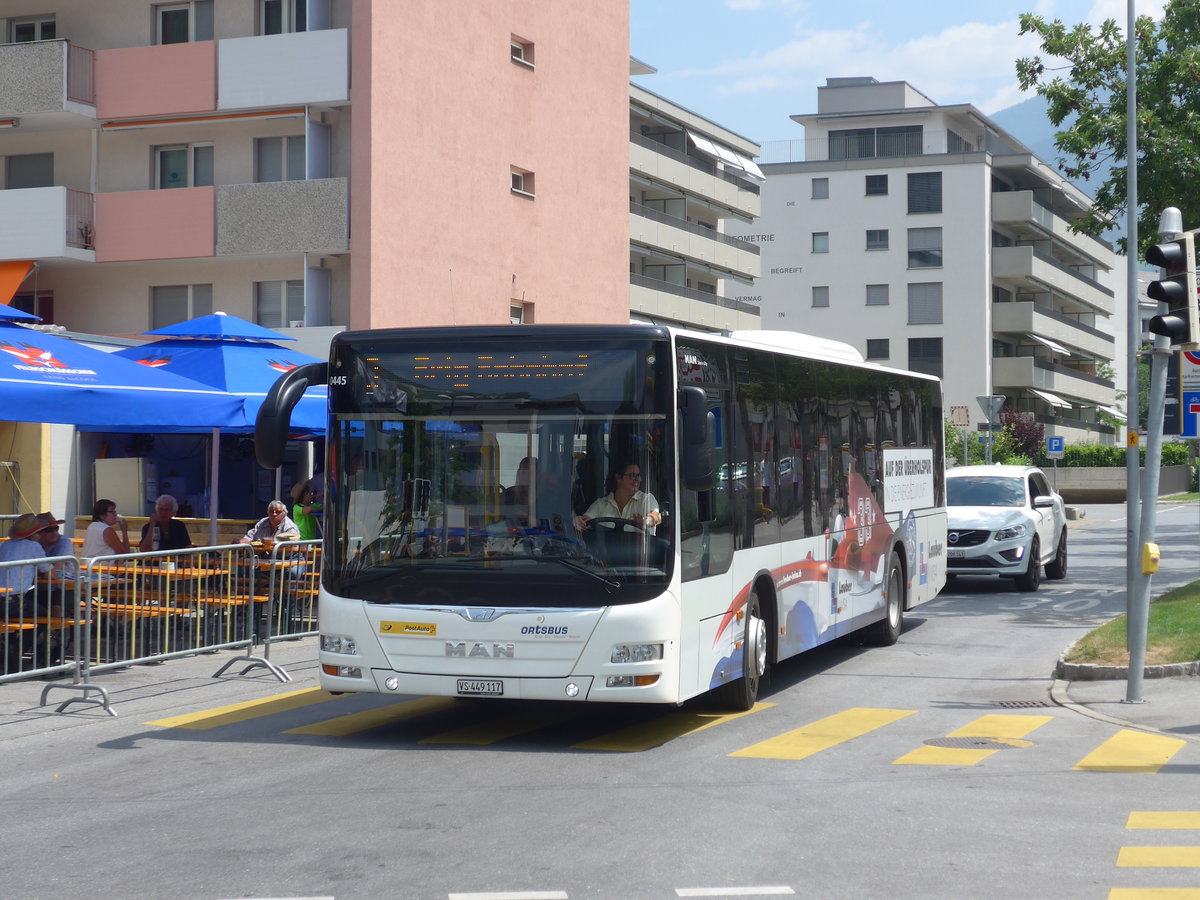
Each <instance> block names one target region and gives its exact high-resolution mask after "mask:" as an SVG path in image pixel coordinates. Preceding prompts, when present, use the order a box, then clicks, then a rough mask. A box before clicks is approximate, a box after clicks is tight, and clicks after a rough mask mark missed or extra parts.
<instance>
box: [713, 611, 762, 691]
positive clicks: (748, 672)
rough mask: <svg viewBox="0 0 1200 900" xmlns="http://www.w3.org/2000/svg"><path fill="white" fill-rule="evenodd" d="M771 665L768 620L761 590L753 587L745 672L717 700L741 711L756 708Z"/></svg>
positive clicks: (744, 643)
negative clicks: (760, 598) (761, 687)
mask: <svg viewBox="0 0 1200 900" xmlns="http://www.w3.org/2000/svg"><path fill="white" fill-rule="evenodd" d="M767 665H768V663H767V623H766V622H765V621H764V620H763V617H762V604H761V602H760V601H759V599H758V591H757V589H755V588H751V589H750V597H749V599H747V601H746V628H745V632H744V634H743V636H742V674H741V677H739V678H735V679H734V680H733V681H731V682H729V683H728V684H723V685H721V686H720V687H719V688H717V691H716V700H717V703H718V704H719V705H720V706H722V707H726V708H729V709H734V710H739V711H743V710H748V709H753V708H754V704H755V703H756V702H757V701H758V689H759V687H760V686H761V685H762V683H763V681H764V680H765V678H766V675H767Z"/></svg>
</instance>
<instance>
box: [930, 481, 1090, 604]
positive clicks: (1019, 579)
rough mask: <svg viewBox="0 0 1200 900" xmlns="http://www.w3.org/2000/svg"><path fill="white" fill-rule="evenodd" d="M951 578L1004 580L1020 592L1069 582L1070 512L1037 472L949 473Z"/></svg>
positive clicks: (949, 573) (947, 506) (949, 563)
mask: <svg viewBox="0 0 1200 900" xmlns="http://www.w3.org/2000/svg"><path fill="white" fill-rule="evenodd" d="M946 519H947V522H946V528H947V533H946V554H947V558H946V565H947V569H946V571H947V574H948V575H950V576H951V577H953V576H955V575H1000V576H1001V577H1005V578H1012V579H1014V581H1015V582H1016V587H1017V590H1019V591H1036V590H1037V589H1038V585H1039V584H1041V581H1042V566H1045V567H1046V577H1047V578H1051V579H1058V578H1066V577H1067V512H1066V506H1065V504H1064V503H1063V498H1062V497H1061V496H1060V495H1059V494H1056V493H1055V492H1054V491H1053V490H1051V488H1050V485H1049V483H1048V482H1047V481H1046V473H1045V472H1043V471H1042V470H1041V469H1038V468H1035V467H1033V466H959V467H957V468H953V469H948V470H947V471H946Z"/></svg>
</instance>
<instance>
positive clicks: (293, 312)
mask: <svg viewBox="0 0 1200 900" xmlns="http://www.w3.org/2000/svg"><path fill="white" fill-rule="evenodd" d="M254 322H255V324H257V325H261V326H262V327H263V328H285V327H286V328H298V327H300V326H301V325H303V324H304V282H303V281H302V280H301V281H256V282H255V283H254Z"/></svg>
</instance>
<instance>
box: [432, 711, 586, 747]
mask: <svg viewBox="0 0 1200 900" xmlns="http://www.w3.org/2000/svg"><path fill="white" fill-rule="evenodd" d="M578 712H579V708H578V707H577V706H571V707H570V709H569V710H562V709H561V708H560V709H559V710H558V711H552V710H542V711H540V712H528V713H523V714H519V715H513V716H504V717H501V718H498V719H492V720H491V721H490V722H479V723H477V724H474V725H467V726H466V727H464V728H454V729H452V730H450V731H443V732H442V733H441V734H435V735H433V736H432V737H427V738H422V739H421V741H420V743H422V744H471V745H473V746H479V747H482V746H486V745H488V744H494V743H496V742H497V741H502V740H505V739H506V738H510V737H516V736H517V735H519V734H526V733H528V732H530V731H537V730H538V729H539V728H545V727H546V726H547V725H554V724H557V723H559V722H562V721H564V720H566V719H569V718H573V717H574V716H575V715H578Z"/></svg>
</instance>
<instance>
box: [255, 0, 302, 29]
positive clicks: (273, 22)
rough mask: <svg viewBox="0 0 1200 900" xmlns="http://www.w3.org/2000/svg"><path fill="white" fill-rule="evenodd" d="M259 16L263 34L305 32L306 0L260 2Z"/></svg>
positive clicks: (262, 0)
mask: <svg viewBox="0 0 1200 900" xmlns="http://www.w3.org/2000/svg"><path fill="white" fill-rule="evenodd" d="M259 16H260V17H261V21H262V33H263V34H291V33H292V32H295V31H307V30H308V0H261V4H260V7H259Z"/></svg>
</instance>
